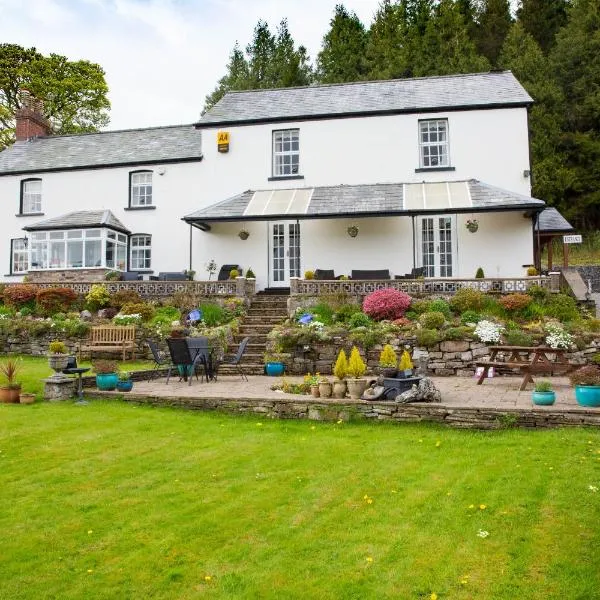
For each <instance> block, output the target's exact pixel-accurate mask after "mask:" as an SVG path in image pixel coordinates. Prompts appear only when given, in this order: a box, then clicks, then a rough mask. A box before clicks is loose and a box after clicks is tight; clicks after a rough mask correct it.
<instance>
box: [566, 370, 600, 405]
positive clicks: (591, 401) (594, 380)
mask: <svg viewBox="0 0 600 600" xmlns="http://www.w3.org/2000/svg"><path fill="white" fill-rule="evenodd" d="M569 378H570V380H571V385H573V386H574V387H575V400H577V404H579V405H580V406H593V407H595V406H600V367H598V366H596V365H587V366H585V367H581V368H580V369H577V370H576V371H573V373H571V375H570V377H569Z"/></svg>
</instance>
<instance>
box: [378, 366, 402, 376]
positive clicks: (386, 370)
mask: <svg viewBox="0 0 600 600" xmlns="http://www.w3.org/2000/svg"><path fill="white" fill-rule="evenodd" d="M381 374H382V375H383V376H384V377H390V378H391V377H396V376H397V375H398V369H397V368H396V367H383V368H382V369H381Z"/></svg>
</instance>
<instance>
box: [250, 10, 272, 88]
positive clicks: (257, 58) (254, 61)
mask: <svg viewBox="0 0 600 600" xmlns="http://www.w3.org/2000/svg"><path fill="white" fill-rule="evenodd" d="M246 55H247V56H248V76H249V80H248V82H249V84H250V89H259V88H271V87H275V85H276V81H275V78H276V75H275V72H274V68H273V63H274V58H275V36H274V35H273V34H272V33H271V31H270V29H269V25H268V24H267V23H266V22H265V21H260V20H259V21H258V23H257V24H256V27H255V28H254V37H253V38H252V42H250V43H249V44H248V45H247V46H246Z"/></svg>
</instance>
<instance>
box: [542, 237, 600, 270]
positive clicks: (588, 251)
mask: <svg viewBox="0 0 600 600" xmlns="http://www.w3.org/2000/svg"><path fill="white" fill-rule="evenodd" d="M552 263H553V265H554V266H555V267H560V266H562V264H563V243H562V237H560V236H559V237H558V238H555V239H554V240H553V241H552ZM597 264H600V232H597V231H588V232H584V233H583V242H582V243H581V244H569V266H571V267H574V266H578V265H597ZM542 266H543V267H544V268H545V267H547V266H548V249H547V248H545V249H544V252H543V253H542Z"/></svg>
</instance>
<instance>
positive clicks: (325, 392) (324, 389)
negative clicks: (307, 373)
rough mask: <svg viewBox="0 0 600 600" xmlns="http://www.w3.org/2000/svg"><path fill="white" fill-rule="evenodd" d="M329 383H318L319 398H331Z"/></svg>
mask: <svg viewBox="0 0 600 600" xmlns="http://www.w3.org/2000/svg"><path fill="white" fill-rule="evenodd" d="M331 391H332V389H331V383H329V382H328V381H323V382H321V383H319V394H320V395H321V398H331Z"/></svg>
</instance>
